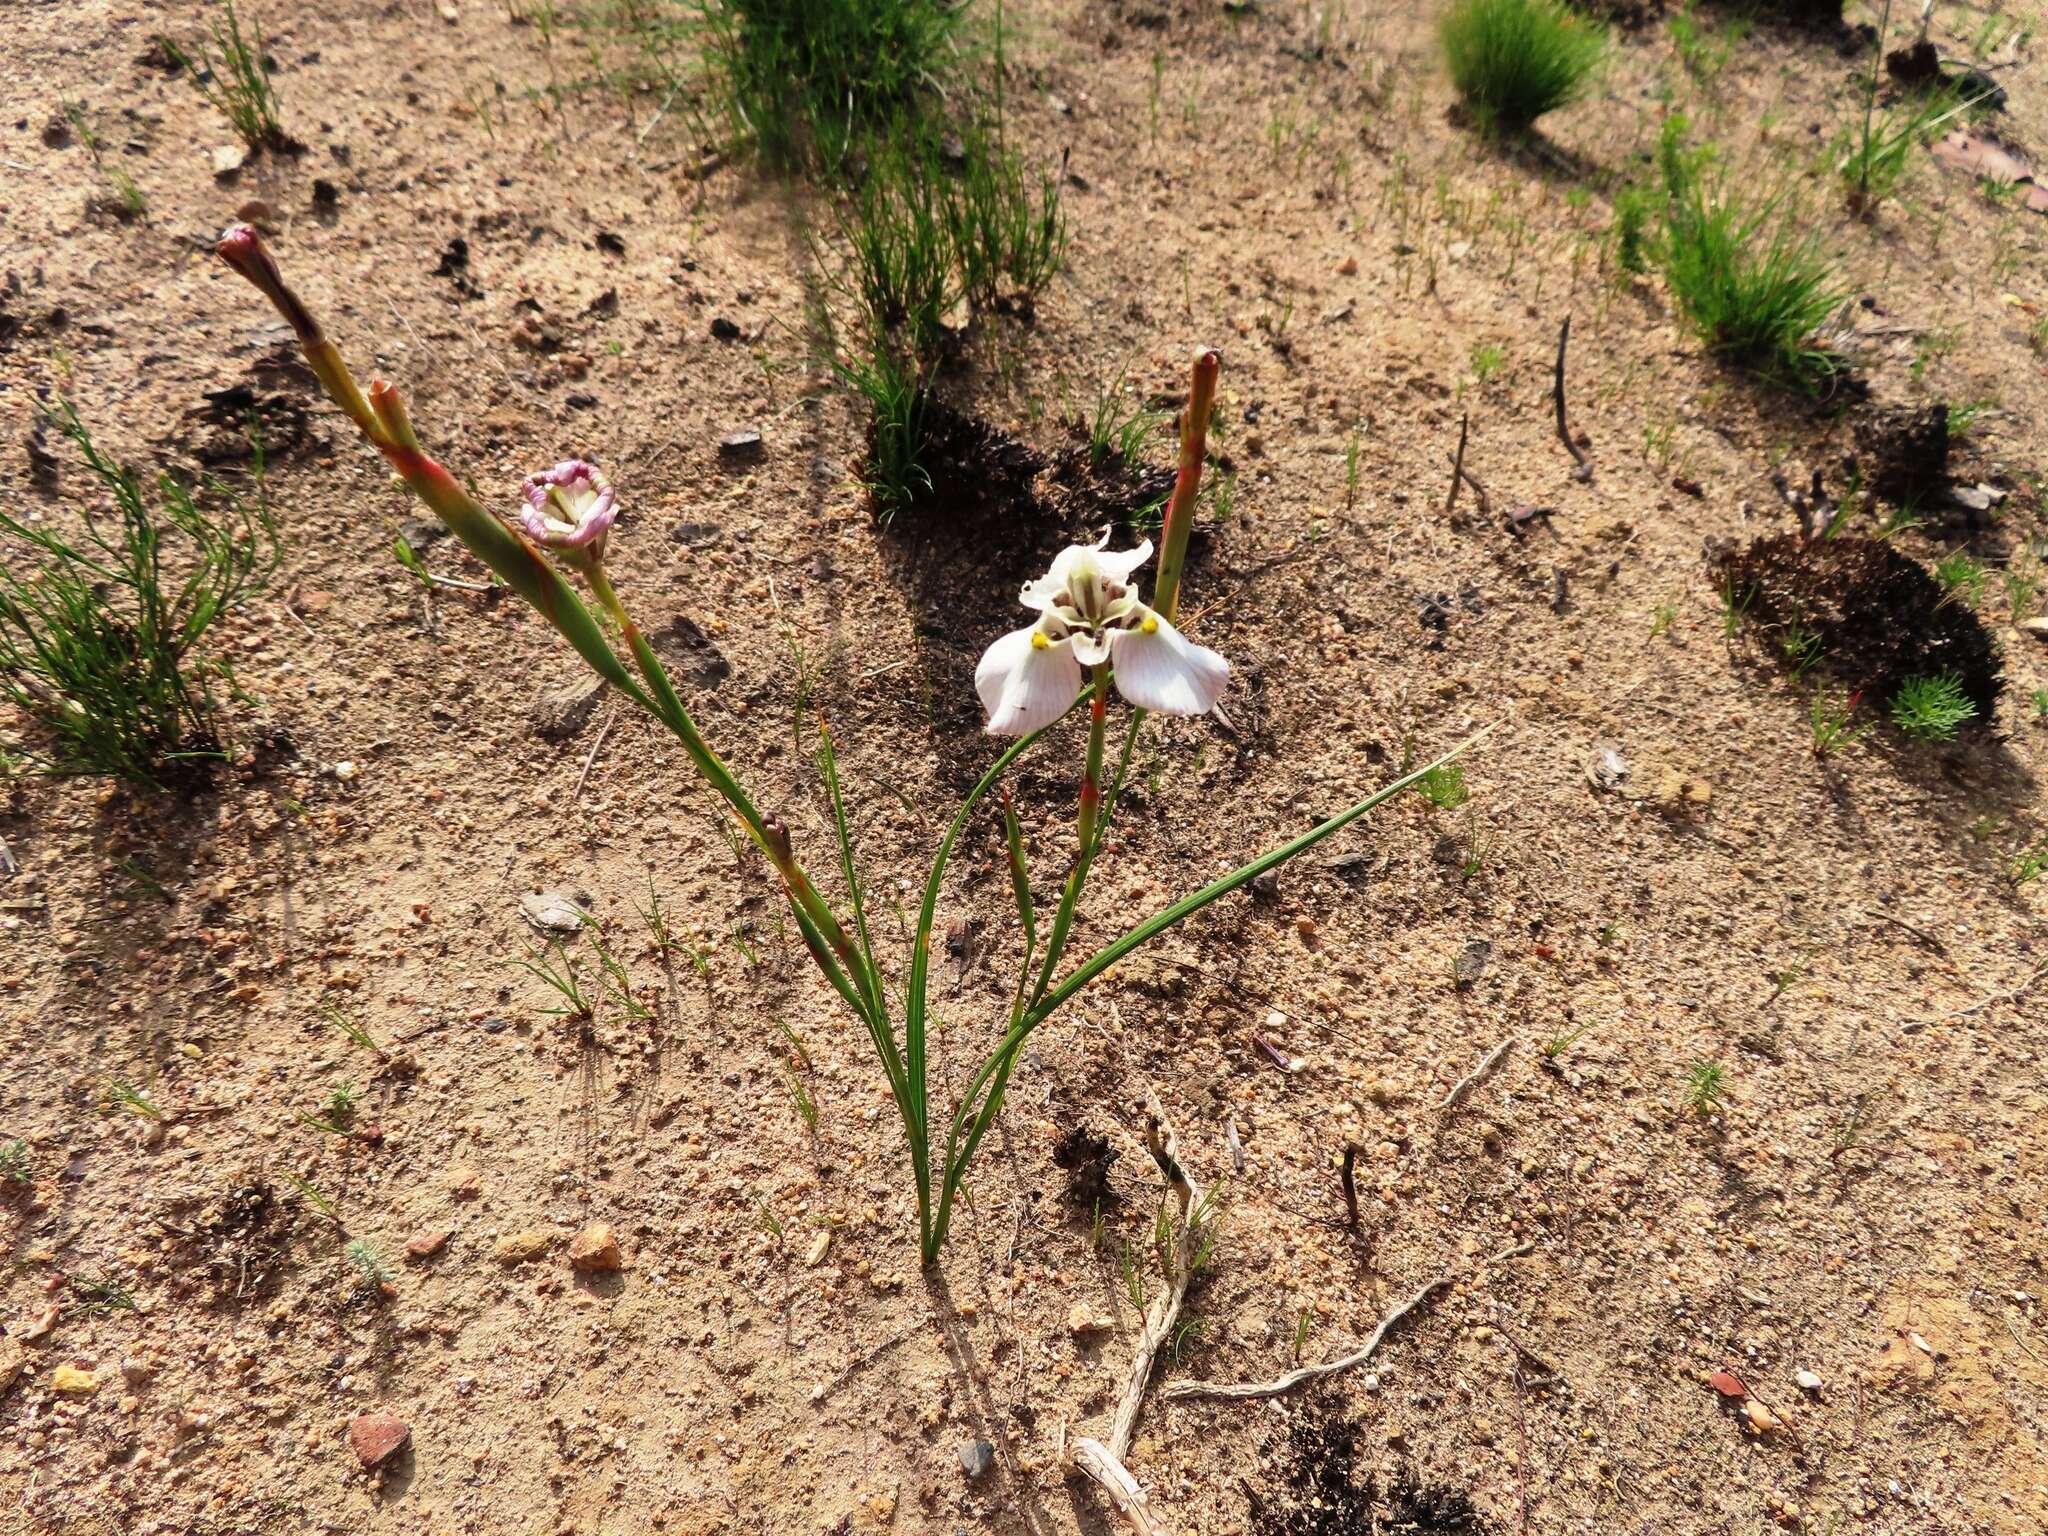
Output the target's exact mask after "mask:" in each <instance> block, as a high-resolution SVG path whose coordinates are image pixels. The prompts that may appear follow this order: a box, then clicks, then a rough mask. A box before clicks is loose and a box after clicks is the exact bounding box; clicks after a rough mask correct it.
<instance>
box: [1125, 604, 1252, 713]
mask: <svg viewBox="0 0 2048 1536" xmlns="http://www.w3.org/2000/svg"><path fill="white" fill-rule="evenodd" d="M1147 617H1148V619H1150V620H1153V621H1156V622H1157V625H1158V627H1157V628H1156V629H1155V630H1154V631H1153V632H1152V633H1151V634H1149V635H1148V634H1146V633H1145V631H1144V629H1143V628H1142V627H1141V628H1138V629H1120V630H1118V631H1117V632H1116V633H1115V634H1114V635H1112V636H1111V637H1110V650H1111V657H1112V660H1113V661H1114V663H1115V665H1116V691H1117V692H1118V693H1120V694H1122V695H1123V696H1124V697H1125V698H1126V699H1128V700H1129V701H1130V702H1131V703H1133V704H1135V705H1137V706H1138V707H1139V708H1140V709H1150V710H1156V711H1158V712H1159V713H1160V714H1162V715H1205V714H1207V713H1208V712H1209V711H1210V710H1211V709H1213V708H1215V706H1216V701H1217V700H1218V699H1220V698H1222V697H1223V685H1224V684H1225V683H1227V682H1228V681H1230V663H1229V662H1227V661H1225V660H1224V659H1223V658H1222V657H1221V656H1219V655H1217V654H1216V653H1215V652H1214V651H1212V650H1210V649H1209V648H1208V647H1207V646H1205V645H1196V644H1195V643H1194V641H1192V640H1190V639H1188V637H1187V636H1186V635H1183V634H1182V633H1181V632H1180V631H1179V630H1177V629H1175V628H1174V627H1173V626H1172V625H1171V624H1169V623H1167V622H1166V620H1164V619H1162V618H1160V617H1159V616H1158V615H1157V614H1148V615H1147Z"/></svg>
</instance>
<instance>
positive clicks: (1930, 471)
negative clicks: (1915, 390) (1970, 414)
mask: <svg viewBox="0 0 2048 1536" xmlns="http://www.w3.org/2000/svg"><path fill="white" fill-rule="evenodd" d="M1855 431H1856V453H1855V456H1854V457H1853V458H1851V460H1850V461H1849V467H1850V468H1851V469H1852V470H1860V471H1861V472H1862V475H1863V483H1864V484H1865V485H1866V486H1868V487H1869V489H1870V491H1871V493H1872V494H1873V495H1875V496H1877V497H1878V498H1880V499H1881V500H1884V501H1889V502H1891V503H1892V504H1894V505H1895V506H1903V505H1907V504H1911V503H1917V502H1923V501H1929V500H1932V499H1934V498H1935V497H1937V496H1939V495H1940V493H1941V492H1942V491H1944V490H1946V489H1947V488H1948V480H1949V475H1948V447H1949V443H1948V402H1946V401H1944V400H1937V401H1935V402H1934V403H1932V404H1930V405H1926V406H1921V407H1918V408H1914V409H1901V410H1875V411H1871V412H1869V413H1867V414H1865V415H1862V416H1859V417H1858V418H1857V420H1856V428H1855Z"/></svg>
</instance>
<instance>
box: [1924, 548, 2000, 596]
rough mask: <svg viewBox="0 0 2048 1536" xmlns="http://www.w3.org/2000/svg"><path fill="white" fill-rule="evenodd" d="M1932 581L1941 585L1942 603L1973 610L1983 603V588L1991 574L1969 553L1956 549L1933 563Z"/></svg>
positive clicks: (1982, 563) (1981, 562)
mask: <svg viewBox="0 0 2048 1536" xmlns="http://www.w3.org/2000/svg"><path fill="white" fill-rule="evenodd" d="M1934 579H1935V580H1936V581H1938V582H1939V583H1941V593H1942V601H1943V602H1945V603H1961V604H1962V605H1964V606H1965V607H1968V608H1975V607H1976V606H1977V605H1978V604H1979V603H1981V602H1983V601H1984V588H1985V586H1986V584H1987V583H1988V582H1989V581H1990V579H1991V572H1990V570H1989V568H1988V567H1986V566H1985V564H1984V562H1983V561H1981V560H1979V559H1977V558H1976V557H1975V556H1974V555H1972V554H1970V553H1969V551H1967V550H1962V549H1956V550H1951V551H1949V553H1947V554H1946V555H1943V556H1942V557H1941V559H1939V560H1937V561H1936V562H1935V563H1934Z"/></svg>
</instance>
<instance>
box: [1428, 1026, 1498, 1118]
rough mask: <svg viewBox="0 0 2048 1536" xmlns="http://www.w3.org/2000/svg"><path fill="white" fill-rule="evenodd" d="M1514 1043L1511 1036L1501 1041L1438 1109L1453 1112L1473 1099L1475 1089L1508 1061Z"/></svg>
mask: <svg viewBox="0 0 2048 1536" xmlns="http://www.w3.org/2000/svg"><path fill="white" fill-rule="evenodd" d="M1514 1043H1515V1037H1514V1036H1513V1035H1509V1036H1508V1037H1507V1039H1505V1040H1503V1041H1501V1043H1500V1044H1499V1045H1496V1046H1495V1047H1494V1048H1493V1049H1492V1050H1490V1051H1488V1052H1487V1053H1486V1057H1485V1059H1484V1060H1482V1061H1481V1062H1480V1063H1479V1065H1478V1066H1476V1067H1474V1068H1473V1069H1472V1070H1471V1071H1470V1072H1469V1073H1467V1074H1466V1075H1465V1076H1464V1077H1462V1078H1460V1079H1459V1080H1458V1082H1457V1083H1456V1084H1455V1085H1454V1086H1453V1087H1452V1089H1451V1091H1450V1092H1449V1093H1447V1094H1445V1095H1444V1101H1443V1102H1442V1103H1441V1104H1439V1105H1437V1108H1438V1109H1440V1110H1445V1111H1449V1110H1453V1109H1456V1108H1457V1107H1458V1106H1459V1105H1460V1104H1462V1103H1464V1102H1465V1101H1466V1100H1467V1099H1469V1098H1471V1097H1472V1092H1473V1090H1474V1089H1476V1088H1477V1087H1478V1086H1479V1085H1480V1084H1481V1083H1483V1082H1485V1081H1486V1080H1487V1079H1488V1078H1489V1077H1491V1076H1493V1074H1494V1073H1495V1072H1497V1071H1499V1070H1500V1064H1501V1063H1502V1062H1503V1061H1506V1060H1507V1057H1508V1049H1509V1047H1511V1046H1512V1045H1513V1044H1514Z"/></svg>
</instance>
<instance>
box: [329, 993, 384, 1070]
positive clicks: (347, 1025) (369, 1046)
mask: <svg viewBox="0 0 2048 1536" xmlns="http://www.w3.org/2000/svg"><path fill="white" fill-rule="evenodd" d="M320 1017H321V1018H323V1019H325V1020H326V1021H327V1022H328V1023H329V1024H332V1025H333V1026H334V1027H335V1028H336V1029H338V1030H340V1031H341V1032H342V1034H343V1035H345V1036H347V1037H348V1039H349V1041H350V1043H351V1044H354V1045H359V1046H361V1047H362V1048H363V1049H364V1050H366V1051H368V1052H369V1053H370V1054H371V1055H372V1056H376V1057H380V1058H381V1057H382V1056H383V1055H384V1047H383V1046H381V1045H379V1044H378V1043H377V1042H376V1041H375V1040H373V1039H371V1038H370V1032H369V1031H368V1030H367V1029H365V1028H364V1027H363V1026H362V1025H360V1024H358V1023H356V1021H355V1020H354V1019H351V1018H350V1017H349V1016H348V1015H347V1014H345V1013H343V1012H342V1011H341V1009H340V1008H339V1007H338V1006H337V1005H335V1004H333V1003H322V1004H321V1005H320Z"/></svg>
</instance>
